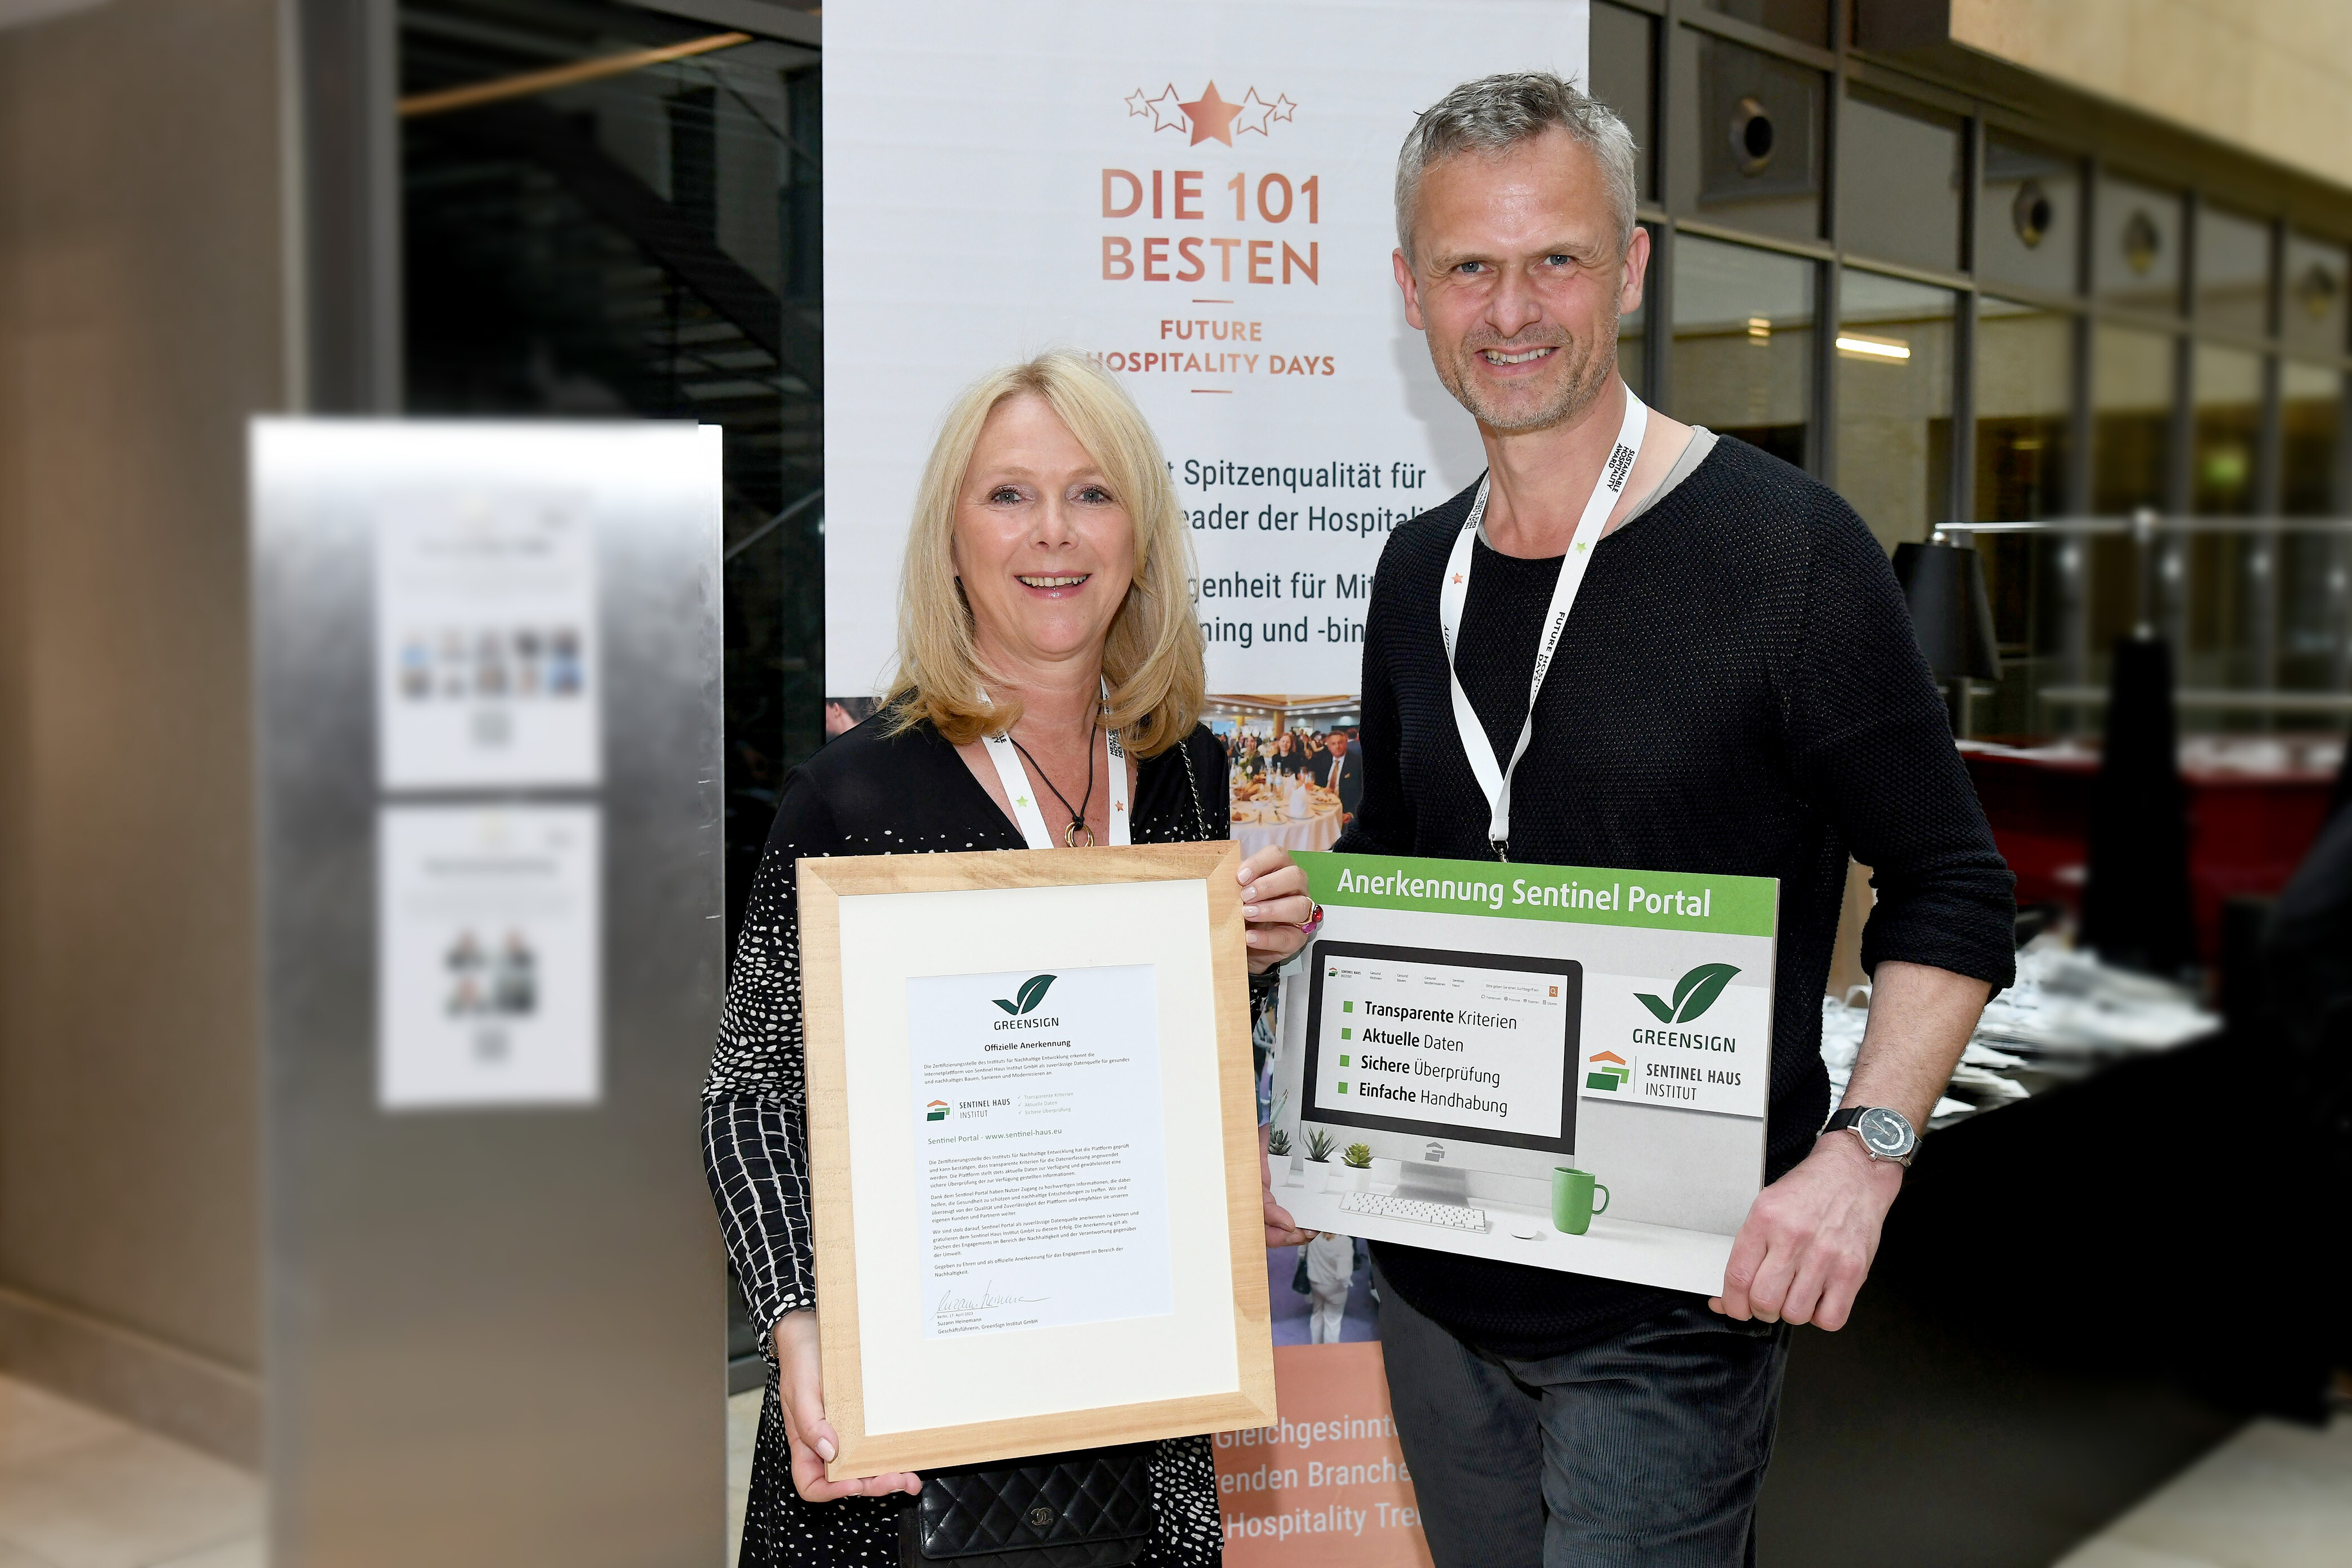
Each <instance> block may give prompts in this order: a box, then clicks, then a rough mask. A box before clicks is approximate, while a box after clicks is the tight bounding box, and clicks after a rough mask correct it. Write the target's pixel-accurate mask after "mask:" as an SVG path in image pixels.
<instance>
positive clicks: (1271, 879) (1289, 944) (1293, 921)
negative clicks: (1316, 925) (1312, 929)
mask: <svg viewBox="0 0 2352 1568" xmlns="http://www.w3.org/2000/svg"><path fill="white" fill-rule="evenodd" d="M1240 877H1241V883H1242V918H1243V919H1244V920H1245V921H1248V922H1249V966H1250V973H1252V974H1263V973H1265V972H1266V971H1267V970H1269V969H1272V968H1273V967H1274V966H1275V965H1276V964H1277V963H1281V962H1282V961H1283V960H1284V959H1286V958H1288V957H1289V956H1290V955H1291V954H1292V953H1294V952H1297V951H1298V950H1299V949H1300V948H1302V947H1305V946H1306V945H1307V933H1306V932H1305V931H1301V930H1300V929H1299V928H1300V927H1301V926H1303V925H1305V924H1306V923H1307V921H1309V920H1311V919H1313V918H1314V914H1315V900H1312V899H1310V898H1308V897H1307V873H1306V872H1304V871H1302V870H1300V869H1299V868H1298V863H1297V861H1295V860H1293V859H1292V858H1290V851H1289V850H1287V849H1282V848H1268V849H1261V850H1259V851H1258V852H1257V853H1256V854H1255V855H1253V856H1251V857H1250V858H1248V859H1246V860H1244V861H1243V862H1242V868H1241V871H1240Z"/></svg>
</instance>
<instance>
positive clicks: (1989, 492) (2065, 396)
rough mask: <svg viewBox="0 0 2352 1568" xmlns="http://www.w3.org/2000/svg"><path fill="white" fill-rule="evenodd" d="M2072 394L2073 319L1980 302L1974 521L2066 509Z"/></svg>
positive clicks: (2024, 307)
mask: <svg viewBox="0 0 2352 1568" xmlns="http://www.w3.org/2000/svg"><path fill="white" fill-rule="evenodd" d="M2073 405H2074V317H2073V316H2071V315H2068V314H2065V313H2064V312H2063V311H2057V310H2038V309H2036V308H2035V307H2033V306H2032V305H2019V304H2013V303H2011V301H2009V300H1996V299H1994V298H1993V297H1992V296H1990V295H1986V296H1984V297H1983V298H1982V299H1981V300H1979V301H1978V304H1977V450H1976V468H1977V475H1976V478H1977V483H1976V514H1977V521H1979V522H2028V521H2033V520H2035V519H2037V518H2048V517H2062V516H2063V515H2064V514H2065V512H2066V458H2067V454H2068V451H2069V449H2070V447H2071V445H2072V442H2073V439H2074V422H2073V420H2072V418H2071V417H2070V415H2071V412H2072V409H2073Z"/></svg>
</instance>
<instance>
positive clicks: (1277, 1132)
mask: <svg viewBox="0 0 2352 1568" xmlns="http://www.w3.org/2000/svg"><path fill="white" fill-rule="evenodd" d="M1265 1152H1267V1153H1269V1154H1287V1153H1289V1152H1290V1134H1289V1133H1287V1132H1285V1131H1283V1130H1282V1129H1281V1128H1279V1127H1276V1128H1275V1129H1274V1130H1272V1131H1269V1132H1268V1133H1266V1135H1265Z"/></svg>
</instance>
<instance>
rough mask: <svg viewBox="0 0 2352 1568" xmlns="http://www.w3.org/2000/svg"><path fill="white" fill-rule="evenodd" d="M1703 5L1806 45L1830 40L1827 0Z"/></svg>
mask: <svg viewBox="0 0 2352 1568" xmlns="http://www.w3.org/2000/svg"><path fill="white" fill-rule="evenodd" d="M1706 8H1707V9H1708V10H1710V11H1713V12H1715V13H1716V14H1717V16H1732V17H1736V18H1738V20H1740V21H1742V22H1747V23H1749V24H1750V25H1752V26H1759V27H1769V28H1770V29H1771V30H1772V31H1773V32H1776V33H1780V34H1783V35H1785V36H1787V37H1791V38H1801V39H1802V40H1804V41H1805V42H1806V43H1809V44H1821V45H1824V46H1826V45H1827V44H1828V43H1829V41H1830V0H1706Z"/></svg>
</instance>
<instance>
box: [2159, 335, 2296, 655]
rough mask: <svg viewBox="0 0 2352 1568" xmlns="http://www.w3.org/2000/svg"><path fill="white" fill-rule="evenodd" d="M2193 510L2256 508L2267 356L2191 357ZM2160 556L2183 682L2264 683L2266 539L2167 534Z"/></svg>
mask: <svg viewBox="0 0 2352 1568" xmlns="http://www.w3.org/2000/svg"><path fill="white" fill-rule="evenodd" d="M2189 395H2190V410H2191V414H2192V416H2193V417H2192V423H2191V440H2192V442H2193V445H2192V447H2191V452H2190V464H2189V510H2191V511H2193V512H2195V513H2196V514H2198V515H2199V516H2203V517H2243V516H2245V515H2246V514H2248V513H2250V512H2252V510H2254V500H2255V492H2254V443H2255V441H2256V440H2257V439H2258V437H2259V436H2260V433H2261V430H2262V417H2263V414H2262V409H2263V360H2262V356H2261V355H2260V354H2256V353H2249V352H2248V351H2246V350H2244V349H2227V348H2217V347H2215V346H2213V345H2212V344H2210V343H2198V344H2196V345H2195V346H2194V348H2193V350H2192V352H2191V353H2190V356H2189ZM2165 545H2166V548H2165V549H2164V551H2163V552H2161V553H2160V554H2159V556H2158V571H2159V574H2160V579H2161V581H2160V585H2159V591H2160V593H2161V595H2162V603H2163V614H2164V622H2165V625H2166V626H2168V628H2170V629H2171V630H2172V631H2173V633H2174V635H2175V637H2176V638H2177V639H2178V640H2177V644H2176V646H2177V647H2179V649H2180V683H2181V684H2182V685H2183V686H2242V685H2249V684H2259V678H2260V675H2261V672H2262V667H2263V663H2264V658H2263V650H2262V648H2261V646H2260V642H2261V638H2262V637H2263V622H2264V620H2265V618H2266V617H2265V616H2263V610H2262V600H2263V596H2264V595H2267V594H2268V593H2269V592H2270V591H2271V580H2272V573H2271V570H2270V568H2271V551H2270V542H2269V541H2268V540H2267V539H2264V538H2263V536H2262V535H2260V534H2253V533H2197V534H2191V535H2189V537H2188V538H2187V539H2186V540H2179V539H2170V540H2167V541H2166V542H2165Z"/></svg>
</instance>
